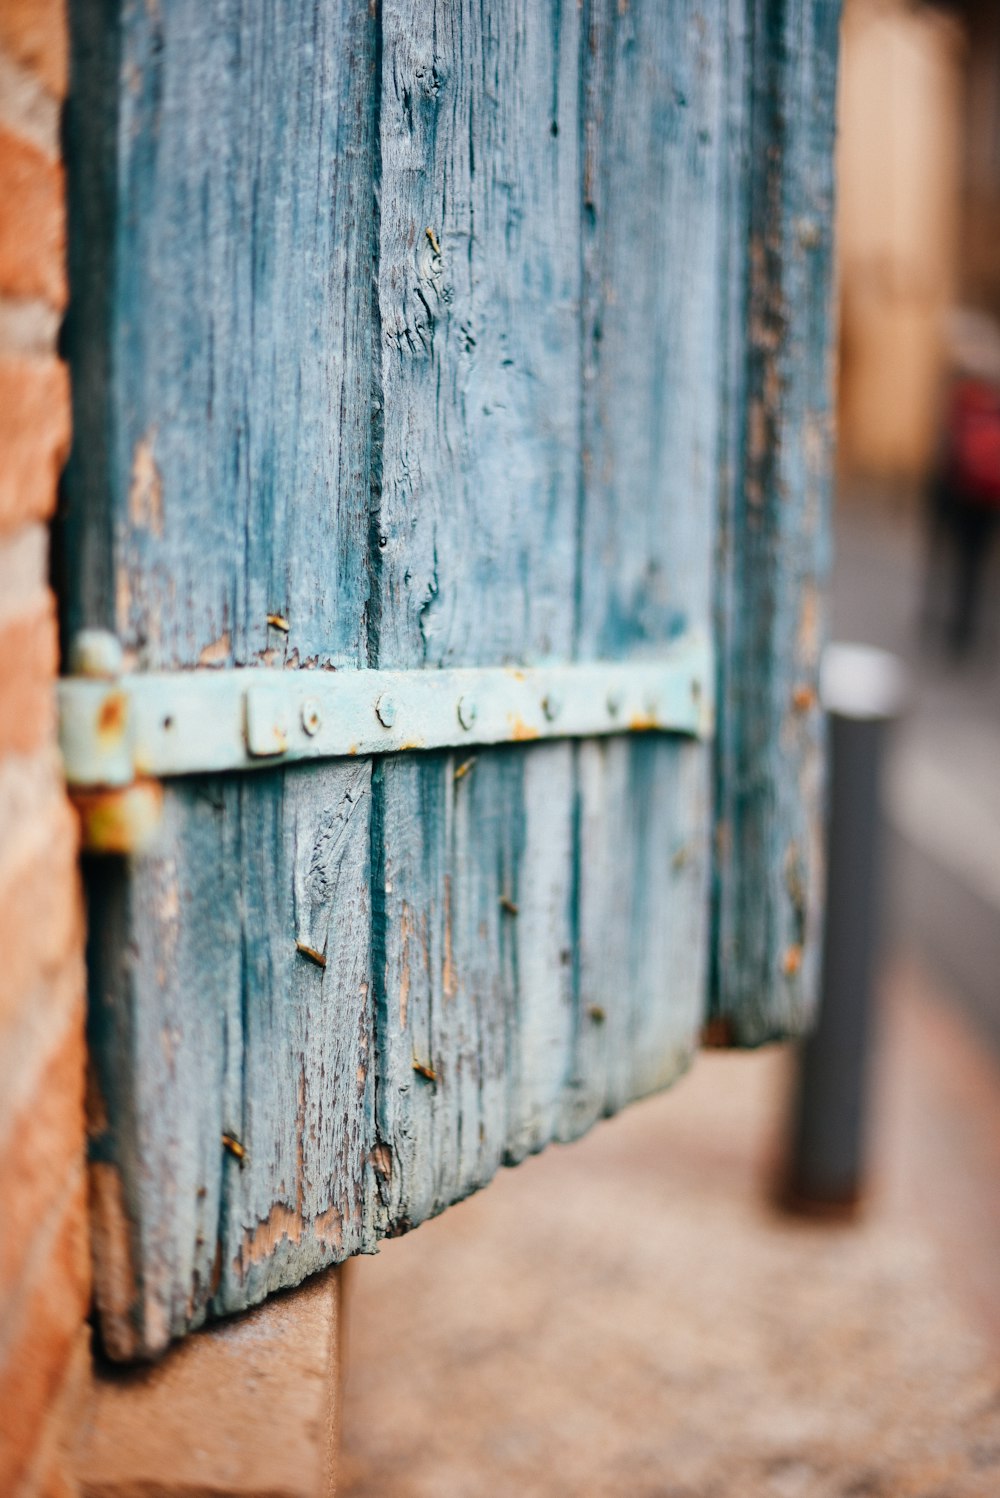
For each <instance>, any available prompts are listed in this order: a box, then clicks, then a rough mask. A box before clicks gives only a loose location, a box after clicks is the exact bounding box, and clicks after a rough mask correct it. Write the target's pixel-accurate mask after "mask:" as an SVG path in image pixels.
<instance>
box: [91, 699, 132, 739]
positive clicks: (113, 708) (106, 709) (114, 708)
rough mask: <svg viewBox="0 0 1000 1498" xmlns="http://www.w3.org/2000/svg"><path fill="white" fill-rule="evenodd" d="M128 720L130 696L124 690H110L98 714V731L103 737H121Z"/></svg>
mask: <svg viewBox="0 0 1000 1498" xmlns="http://www.w3.org/2000/svg"><path fill="white" fill-rule="evenodd" d="M127 722H128V698H127V697H126V695H125V693H124V692H109V693H108V695H107V696H106V697H105V699H104V701H103V702H102V703H101V710H100V712H99V713H98V715H97V732H98V733H99V734H100V736H101V738H102V739H111V740H112V741H113V740H115V739H120V738H121V736H122V734H123V733H124V732H125V724H126V723H127Z"/></svg>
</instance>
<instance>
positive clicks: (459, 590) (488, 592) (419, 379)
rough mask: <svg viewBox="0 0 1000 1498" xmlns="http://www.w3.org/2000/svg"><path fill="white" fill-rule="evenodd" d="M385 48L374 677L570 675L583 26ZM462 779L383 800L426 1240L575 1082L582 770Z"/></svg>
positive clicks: (503, 770) (405, 4) (395, 781)
mask: <svg viewBox="0 0 1000 1498" xmlns="http://www.w3.org/2000/svg"><path fill="white" fill-rule="evenodd" d="M382 26H383V50H382V95H381V134H380V140H381V175H380V204H381V225H380V273H379V316H380V322H381V329H380V333H381V349H380V354H381V363H380V390H379V398H380V402H381V409H382V418H381V431H380V436H381V453H382V462H381V474H380V479H381V482H380V486H379V488H378V493H377V509H376V511H375V513H374V516H373V524H374V526H375V527H376V529H377V541H376V546H375V548H374V549H373V555H376V554H377V561H378V577H377V594H376V596H377V599H378V603H377V606H376V607H375V608H374V609H373V623H374V629H375V648H374V650H373V654H372V660H373V663H375V664H378V665H380V666H414V665H424V666H427V667H430V668H433V667H435V666H441V665H457V664H466V663H469V664H472V663H474V664H477V665H492V664H502V663H511V664H514V663H521V662H529V661H538V660H545V659H553V658H562V659H565V658H567V657H568V655H569V653H570V648H571V641H572V609H571V607H570V600H571V599H572V597H573V591H574V574H575V539H574V532H575V511H576V484H577V474H576V467H577V465H576V456H575V453H576V444H577V437H578V421H579V411H578V393H577V392H578V383H579V377H578V369H579V352H578V350H579V329H578V311H577V307H578V297H579V280H580V270H579V253H578V248H577V241H578V180H579V161H578V128H577V125H578V76H579V75H578V70H579V30H578V19H577V14H576V10H575V8H573V7H566V6H560V5H559V4H558V3H552V4H541V5H539V4H533V3H527V0H509V3H505V4H503V5H501V6H499V7H494V8H493V9H492V10H489V11H483V10H482V9H481V7H478V6H475V5H472V4H462V5H456V6H448V5H440V4H439V5H435V6H432V7H427V6H424V5H420V4H417V3H416V0H387V3H386V4H385V5H384V6H383V11H382ZM461 763H462V756H451V755H435V756H427V757H421V759H420V760H419V761H413V760H407V759H406V758H405V757H404V758H400V759H399V760H397V761H393V760H388V761H386V762H385V764H384V765H383V767H382V768H381V769H380V771H379V774H378V776H377V778H376V797H377V801H378V808H379V810H378V818H379V828H380V833H381V843H382V850H383V851H382V862H381V865H380V867H379V871H378V878H379V879H380V880H381V887H379V885H378V884H377V886H376V896H375V898H376V901H379V900H381V902H382V903H381V905H380V907H379V909H380V920H381V933H382V934H381V942H382V946H381V951H380V958H379V962H378V964H377V969H376V983H377V985H378V988H379V994H380V1000H379V1009H378V1013H379V1039H380V1051H381V1054H380V1065H381V1071H380V1087H379V1129H380V1137H381V1138H382V1139H383V1141H384V1142H385V1144H386V1146H387V1148H388V1150H389V1152H390V1155H391V1160H392V1170H393V1181H392V1189H391V1190H390V1191H389V1192H388V1195H387V1202H388V1206H387V1211H388V1214H389V1218H390V1219H391V1220H393V1221H395V1222H397V1223H399V1224H405V1223H408V1222H412V1221H418V1220H420V1218H422V1217H424V1216H427V1215H428V1214H429V1213H431V1212H433V1211H436V1210H439V1209H440V1208H441V1207H442V1206H444V1205H445V1204H446V1203H447V1202H448V1201H450V1200H453V1199H455V1198H456V1197H457V1196H460V1195H464V1194H465V1193H466V1192H468V1191H469V1190H471V1189H472V1188H473V1187H474V1186H476V1185H479V1184H482V1183H483V1181H485V1180H487V1179H488V1178H489V1176H490V1174H492V1172H493V1170H494V1169H495V1168H496V1166H497V1164H498V1163H499V1161H500V1159H501V1158H507V1159H519V1158H521V1157H522V1156H523V1155H524V1154H525V1153H527V1152H528V1151H529V1150H531V1149H536V1148H539V1147H540V1146H541V1145H542V1144H543V1143H545V1142H546V1140H547V1139H548V1138H550V1137H551V1134H552V1132H553V1127H554V1120H555V1116H556V1112H557V1109H558V1100H559V1095H560V1091H561V1087H562V1076H563V1069H564V1065H565V1054H566V1041H567V1037H568V1026H569V1023H570V1008H571V1006H570V993H569V988H570V979H571V974H570V968H569V965H568V964H567V962H566V961H565V960H564V959H563V956H562V954H564V953H566V951H567V950H568V948H569V945H570V931H569V911H570V889H569V880H568V877H567V870H568V859H567V854H568V850H569V846H570V839H571V822H572V786H571V776H570V766H571V751H570V750H569V749H568V748H567V747H566V746H565V745H561V744H556V745H548V746H545V747H544V748H538V749H535V750H532V751H531V752H530V753H527V752H524V751H517V750H514V751H502V752H498V753H482V754H480V755H478V757H477V759H476V763H475V766H474V767H473V768H472V769H471V770H470V771H469V772H468V774H467V775H463V776H462V777H460V778H459V779H458V780H456V778H455V776H456V771H457V770H458V769H459V768H460V765H461ZM377 939H378V938H377ZM491 967H492V971H491ZM427 1141H433V1143H432V1145H431V1147H430V1148H429V1149H428V1148H426V1144H427Z"/></svg>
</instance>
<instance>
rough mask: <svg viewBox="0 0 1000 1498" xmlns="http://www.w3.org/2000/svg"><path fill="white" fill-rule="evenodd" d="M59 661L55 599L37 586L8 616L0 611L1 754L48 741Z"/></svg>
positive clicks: (53, 723)
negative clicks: (33, 596) (28, 599)
mask: <svg viewBox="0 0 1000 1498" xmlns="http://www.w3.org/2000/svg"><path fill="white" fill-rule="evenodd" d="M58 665H59V634H58V628H57V625H56V611H55V600H54V599H53V597H52V595H51V593H50V592H49V591H48V589H45V590H44V591H43V590H41V589H39V591H38V594H37V595H36V598H35V599H34V600H33V601H31V602H28V603H26V604H25V605H24V607H23V608H22V609H20V610H19V611H18V612H17V613H15V614H14V615H13V616H11V615H9V614H8V615H4V614H0V754H30V753H31V752H32V751H33V750H36V749H41V748H44V746H45V745H46V744H48V743H51V741H52V739H53V737H54V734H55V728H56V716H55V711H56V709H55V693H54V690H53V682H54V679H55V674H56V670H57V668H58Z"/></svg>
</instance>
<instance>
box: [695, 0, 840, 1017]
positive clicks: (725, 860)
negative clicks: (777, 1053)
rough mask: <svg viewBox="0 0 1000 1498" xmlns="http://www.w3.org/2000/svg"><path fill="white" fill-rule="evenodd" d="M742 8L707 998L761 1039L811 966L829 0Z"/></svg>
mask: <svg viewBox="0 0 1000 1498" xmlns="http://www.w3.org/2000/svg"><path fill="white" fill-rule="evenodd" d="M741 9H742V8H741V7H740V6H734V7H733V10H734V11H735V12H736V14H737V16H738V17H739V19H738V20H737V21H735V22H733V23H731V24H730V27H729V28H728V32H727V35H728V42H729V48H730V61H729V65H728V79H729V87H730V99H731V106H730V108H731V115H730V119H731V127H730V129H731V139H732V149H731V155H730V168H729V173H728V182H727V188H726V193H727V200H728V201H729V203H730V204H731V205H732V209H731V212H732V227H731V229H730V232H729V234H728V236H727V237H726V240H725V241H724V245H725V254H726V260H727V265H726V271H727V284H728V286H729V295H728V299H727V311H726V323H725V335H724V343H725V347H726V350H727V355H726V363H727V368H728V376H727V380H726V385H727V389H728V391H729V393H730V394H729V409H728V413H727V417H726V421H725V424H724V430H723V442H722V447H721V465H720V467H721V473H722V484H721V492H720V526H719V547H718V556H717V564H716V576H717V581H716V589H717V592H716V599H717V638H718V648H719V662H720V670H719V703H720V716H719V726H718V736H717V745H716V774H715V806H716V836H715V869H714V881H713V882H714V896H713V926H714V933H713V942H712V962H713V972H712V985H711V1008H710V1016H711V1021H712V1026H711V1028H712V1032H713V1034H714V1035H715V1037H716V1039H721V1040H723V1041H725V1042H732V1043H736V1044H740V1045H756V1044H760V1043H762V1042H764V1041H767V1040H772V1039H778V1038H781V1037H783V1036H787V1035H789V1034H796V1033H800V1032H801V1031H802V1030H803V1029H804V1028H805V1027H806V1026H807V1025H808V1023H809V1019H810V1016H811V1014H812V1010H813V1003H814V998H815V993H816V983H817V977H818V970H817V965H818V960H819V945H820V927H821V920H822V895H823V868H822V862H823V842H822V826H821V824H822V816H821V812H822V801H823V749H824V729H823V720H822V715H821V713H820V709H819V699H818V690H817V689H818V670H819V653H820V647H821V645H822V642H823V629H824V615H823V584H824V580H825V576H826V569H827V565H828V547H829V506H830V497H831V471H832V463H831V456H832V411H831V375H832V370H831V361H832V341H831V327H832V315H833V309H832V275H831V268H832V242H833V140H834V118H835V110H834V106H835V93H836V58H837V27H838V23H839V17H840V6H839V3H838V0H753V3H752V4H750V5H748V6H747V7H746V14H745V15H740V11H741ZM744 247H745V248H744Z"/></svg>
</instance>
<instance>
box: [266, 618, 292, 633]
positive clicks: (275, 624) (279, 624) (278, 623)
mask: <svg viewBox="0 0 1000 1498" xmlns="http://www.w3.org/2000/svg"><path fill="white" fill-rule="evenodd" d="M267 622H268V624H269V625H270V626H271V628H272V629H277V630H279V631H280V632H281V634H283V635H287V633H288V630H289V623H288V620H287V619H286V618H285V616H284V614H268V616H267Z"/></svg>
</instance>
